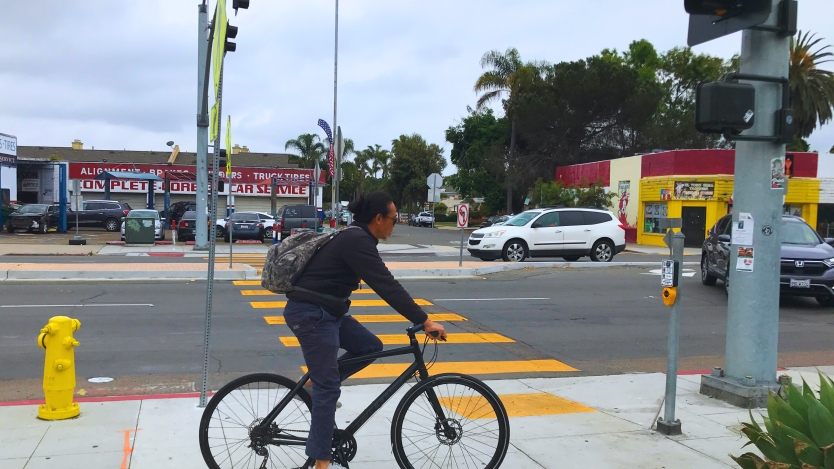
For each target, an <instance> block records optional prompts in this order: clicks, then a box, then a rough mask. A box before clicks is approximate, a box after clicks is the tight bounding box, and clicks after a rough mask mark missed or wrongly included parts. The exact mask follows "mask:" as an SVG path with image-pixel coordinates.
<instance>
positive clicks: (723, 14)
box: [683, 0, 771, 19]
mask: <svg viewBox="0 0 834 469" xmlns="http://www.w3.org/2000/svg"><path fill="white" fill-rule="evenodd" d="M770 5H771V0H684V2H683V7H684V9H685V10H686V12H687V13H689V14H690V15H710V16H718V17H720V18H723V19H727V18H731V17H735V16H742V15H753V14H757V13H758V14H761V13H767V14H770ZM765 18H767V16H765Z"/></svg>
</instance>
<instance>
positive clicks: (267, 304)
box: [249, 298, 434, 309]
mask: <svg viewBox="0 0 834 469" xmlns="http://www.w3.org/2000/svg"><path fill="white" fill-rule="evenodd" d="M414 302H415V303H417V304H418V305H419V306H434V304H433V303H432V302H431V301H428V300H422V299H419V298H415V299H414ZM249 304H251V305H252V307H253V308H256V309H269V308H283V307H285V306H287V302H286V301H252V302H250V303H249ZM350 306H351V307H360V306H361V307H365V306H368V307H373V306H388V303H387V302H386V301H385V300H351V302H350Z"/></svg>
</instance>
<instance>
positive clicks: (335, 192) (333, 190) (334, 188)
mask: <svg viewBox="0 0 834 469" xmlns="http://www.w3.org/2000/svg"><path fill="white" fill-rule="evenodd" d="M338 83H339V0H336V43H335V47H334V52H333V140H334V142H333V151H334V153H335V154H334V155H333V176H331V182H332V185H331V186H330V196H331V197H330V200H331V205H330V214H331V217H333V218H335V219H336V228H338V227H339V218H336V217H339V216H341V214H342V213H341V212H342V211H341V207H339V208H340V210H339V211H338V213H337V212H336V202H337V201H338V199H337V197H338V196H339V169H341V168H340V167H339V163H340V161H339V160H340V155H339V152H340V151H341V149H340V148H339V137H338V135H337V132H338V129H339V125H338V122H336V111H337V102H338V100H337V97H338Z"/></svg>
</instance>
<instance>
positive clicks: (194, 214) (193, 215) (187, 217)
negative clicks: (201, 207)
mask: <svg viewBox="0 0 834 469" xmlns="http://www.w3.org/2000/svg"><path fill="white" fill-rule="evenodd" d="M182 219H183V220H196V219H197V212H192V211H188V212H185V213H183V214H182Z"/></svg>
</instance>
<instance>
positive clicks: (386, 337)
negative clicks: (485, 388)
mask: <svg viewBox="0 0 834 469" xmlns="http://www.w3.org/2000/svg"><path fill="white" fill-rule="evenodd" d="M377 337H378V338H379V340H381V341H382V343H383V344H384V345H408V344H409V343H410V342H409V341H410V339H409V338H408V336H407V335H405V334H377ZM280 339H281V343H282V344H284V345H285V346H287V347H299V346H300V345H299V343H298V338H297V337H280ZM507 342H515V340H513V339H511V338H509V337H506V336H503V335H501V334H494V333H480V334H473V333H470V332H459V333H451V334H447V335H446V342H440V343H441V344H444V343H445V344H498V343H507Z"/></svg>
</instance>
